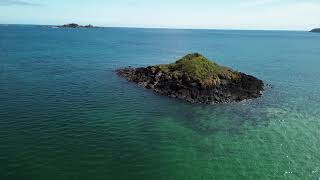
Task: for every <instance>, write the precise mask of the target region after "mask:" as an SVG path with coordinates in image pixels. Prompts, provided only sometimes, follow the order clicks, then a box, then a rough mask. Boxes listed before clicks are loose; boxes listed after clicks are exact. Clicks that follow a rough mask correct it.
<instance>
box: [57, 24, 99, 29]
mask: <svg viewBox="0 0 320 180" xmlns="http://www.w3.org/2000/svg"><path fill="white" fill-rule="evenodd" d="M53 28H96V27H95V26H92V25H91V24H89V25H85V26H81V25H79V24H76V23H71V24H64V25H62V26H53Z"/></svg>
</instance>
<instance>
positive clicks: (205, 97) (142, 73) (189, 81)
mask: <svg viewBox="0 0 320 180" xmlns="http://www.w3.org/2000/svg"><path fill="white" fill-rule="evenodd" d="M116 73H117V74H118V75H119V76H121V77H123V78H125V79H126V80H128V81H130V82H134V83H137V84H139V85H140V86H142V87H145V88H146V89H152V90H153V91H154V92H156V93H158V94H160V95H164V96H169V97H172V98H177V99H180V100H185V101H188V102H191V103H200V104H218V103H231V102H239V101H243V100H248V99H255V98H258V97H260V96H261V95H262V92H263V90H264V83H263V81H262V80H260V79H258V78H256V77H253V76H250V75H247V74H244V73H241V72H238V71H235V70H232V69H230V68H228V67H224V66H220V65H218V64H217V63H215V62H213V61H210V60H208V59H207V58H206V57H204V56H203V55H201V54H199V53H193V54H188V55H186V56H184V57H183V58H181V59H179V60H178V61H176V62H175V63H172V64H162V65H155V66H149V67H139V68H133V67H127V68H121V69H117V70H116Z"/></svg>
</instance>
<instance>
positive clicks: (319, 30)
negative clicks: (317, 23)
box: [310, 28, 320, 33]
mask: <svg viewBox="0 0 320 180" xmlns="http://www.w3.org/2000/svg"><path fill="white" fill-rule="evenodd" d="M310 32H315V33H320V28H315V29H312V30H311V31H310Z"/></svg>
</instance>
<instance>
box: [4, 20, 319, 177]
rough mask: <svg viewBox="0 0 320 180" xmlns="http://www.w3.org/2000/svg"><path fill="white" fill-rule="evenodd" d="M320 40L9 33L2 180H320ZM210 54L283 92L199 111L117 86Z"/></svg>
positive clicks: (308, 36)
mask: <svg viewBox="0 0 320 180" xmlns="http://www.w3.org/2000/svg"><path fill="white" fill-rule="evenodd" d="M319 42H320V34H316V33H308V32H294V31H236V30H169V29H130V28H101V29H51V28H47V27H41V26H13V25H12V26H4V25H2V26H0V179H1V180H44V179H46V180H213V179H219V180H220V179H310V180H311V179H318V178H319V177H320V68H319V67H320V45H319ZM191 52H199V53H202V54H203V55H205V56H207V57H208V58H210V59H212V60H215V61H216V62H217V63H219V64H222V65H225V66H229V67H232V68H234V69H236V70H239V71H242V72H246V73H248V74H251V75H254V76H256V77H258V78H260V79H262V80H264V81H265V82H266V83H268V84H271V85H272V86H273V88H270V89H268V90H267V91H266V92H265V94H264V95H263V97H262V98H259V99H257V100H252V101H246V102H240V103H234V104H222V105H193V104H189V103H185V102H182V101H177V100H175V99H170V98H168V97H162V96H159V95H156V94H154V93H153V92H152V91H148V90H144V89H142V88H140V87H138V86H136V85H135V84H132V83H128V82H126V81H125V80H124V79H121V78H119V77H117V76H116V74H115V73H114V70H115V69H117V68H119V67H125V66H148V65H153V64H162V63H170V62H174V61H175V60H176V59H178V58H180V57H182V56H183V55H185V54H187V53H191Z"/></svg>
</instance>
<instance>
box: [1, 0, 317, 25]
mask: <svg viewBox="0 0 320 180" xmlns="http://www.w3.org/2000/svg"><path fill="white" fill-rule="evenodd" d="M71 22H74V23H78V24H83V25H84V24H93V25H96V26H107V27H144V28H153V27H154V28H195V29H258V30H309V29H312V28H315V27H320V0H223V1H222V0H0V24H43V25H60V24H66V23H71Z"/></svg>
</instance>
